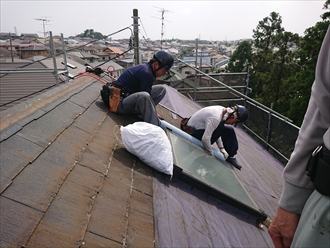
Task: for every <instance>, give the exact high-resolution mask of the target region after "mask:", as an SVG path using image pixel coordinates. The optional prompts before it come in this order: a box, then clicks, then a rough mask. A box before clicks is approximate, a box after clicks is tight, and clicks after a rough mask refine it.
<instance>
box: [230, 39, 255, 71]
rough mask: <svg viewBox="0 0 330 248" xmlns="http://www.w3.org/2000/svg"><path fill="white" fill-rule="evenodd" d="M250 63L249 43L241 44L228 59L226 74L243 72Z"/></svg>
mask: <svg viewBox="0 0 330 248" xmlns="http://www.w3.org/2000/svg"><path fill="white" fill-rule="evenodd" d="M251 61H252V45H251V43H250V42H249V41H243V42H241V43H240V44H239V45H238V47H237V49H236V50H235V51H234V53H233V56H232V57H231V58H230V61H229V63H228V66H227V68H226V70H227V71H228V72H244V71H247V66H248V65H249V64H250V63H251Z"/></svg>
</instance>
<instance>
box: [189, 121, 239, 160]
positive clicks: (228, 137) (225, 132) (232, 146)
mask: <svg viewBox="0 0 330 248" xmlns="http://www.w3.org/2000/svg"><path fill="white" fill-rule="evenodd" d="M204 132H205V129H198V130H194V131H193V132H192V133H191V136H193V137H195V138H196V139H199V140H202V137H203V134H204ZM220 137H221V140H222V143H223V147H224V148H225V149H226V151H227V153H228V154H229V157H234V156H235V155H236V154H237V150H238V141H237V137H236V133H235V130H234V128H233V127H232V126H228V125H225V124H224V123H223V122H221V123H220V124H219V126H218V127H217V128H216V129H215V130H214V132H213V134H212V137H211V144H213V143H214V142H216V141H217V139H219V138H220Z"/></svg>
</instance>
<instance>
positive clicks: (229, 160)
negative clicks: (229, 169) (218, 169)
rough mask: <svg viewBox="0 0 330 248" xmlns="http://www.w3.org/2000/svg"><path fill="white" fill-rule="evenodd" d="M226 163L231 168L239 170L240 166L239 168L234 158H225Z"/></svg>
mask: <svg viewBox="0 0 330 248" xmlns="http://www.w3.org/2000/svg"><path fill="white" fill-rule="evenodd" d="M226 161H227V162H228V163H230V164H232V165H233V166H235V167H236V168H237V169H239V170H241V168H242V166H240V165H239V164H238V163H237V160H236V158H231V157H229V158H227V159H226Z"/></svg>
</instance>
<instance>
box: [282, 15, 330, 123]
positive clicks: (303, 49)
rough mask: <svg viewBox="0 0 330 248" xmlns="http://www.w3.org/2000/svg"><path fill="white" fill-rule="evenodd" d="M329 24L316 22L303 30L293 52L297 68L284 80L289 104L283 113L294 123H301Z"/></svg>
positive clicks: (327, 22)
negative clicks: (302, 34)
mask: <svg viewBox="0 0 330 248" xmlns="http://www.w3.org/2000/svg"><path fill="white" fill-rule="evenodd" d="M329 25H330V22H329V21H323V22H318V23H316V25H315V26H313V27H310V28H308V29H306V30H305V33H304V34H305V36H304V37H302V38H301V40H300V42H299V44H298V45H299V48H300V49H299V50H298V51H297V52H296V53H295V54H294V56H295V58H296V60H295V62H296V66H297V68H299V70H297V72H296V73H294V74H292V75H291V76H290V77H288V78H287V79H286V80H285V81H284V84H285V85H286V86H287V87H290V89H291V90H290V95H289V97H290V105H289V109H288V110H287V112H286V113H285V114H286V115H287V116H288V117H289V118H290V119H292V120H293V122H294V123H296V125H301V123H302V120H303V117H304V113H305V112H306V109H307V105H308V102H309V98H310V94H311V88H312V84H313V82H314V79H315V67H316V62H317V58H318V54H319V51H320V48H321V45H322V41H323V39H324V36H325V33H326V31H327V29H328V27H329Z"/></svg>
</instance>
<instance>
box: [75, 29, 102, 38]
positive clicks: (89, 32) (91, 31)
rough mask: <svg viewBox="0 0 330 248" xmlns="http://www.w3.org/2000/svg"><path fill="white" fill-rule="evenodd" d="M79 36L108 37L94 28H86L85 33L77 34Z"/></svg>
mask: <svg viewBox="0 0 330 248" xmlns="http://www.w3.org/2000/svg"><path fill="white" fill-rule="evenodd" d="M77 36H79V37H89V38H94V39H104V38H106V36H105V35H103V34H102V33H100V32H95V31H94V29H86V30H85V31H84V32H83V33H81V34H79V35H77Z"/></svg>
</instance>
